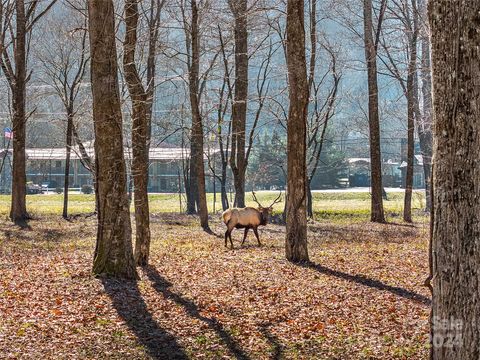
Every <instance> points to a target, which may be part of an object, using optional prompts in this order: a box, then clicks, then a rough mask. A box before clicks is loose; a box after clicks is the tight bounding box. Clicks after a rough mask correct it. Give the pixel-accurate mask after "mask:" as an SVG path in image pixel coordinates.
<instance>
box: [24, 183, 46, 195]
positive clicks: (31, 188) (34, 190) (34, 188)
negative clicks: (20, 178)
mask: <svg viewBox="0 0 480 360" xmlns="http://www.w3.org/2000/svg"><path fill="white" fill-rule="evenodd" d="M41 193H42V187H41V186H40V185H38V184H34V183H31V182H28V183H27V194H28V195H35V194H41Z"/></svg>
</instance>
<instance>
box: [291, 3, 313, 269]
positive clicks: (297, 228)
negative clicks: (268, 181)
mask: <svg viewBox="0 0 480 360" xmlns="http://www.w3.org/2000/svg"><path fill="white" fill-rule="evenodd" d="M287 67H288V84H289V99H290V108H289V112H288V126H287V189H288V190H287V200H286V201H287V208H286V212H287V215H286V220H287V233H286V241H285V254H286V258H287V260H289V261H292V262H307V261H309V259H308V248H307V211H306V200H307V194H306V191H307V184H306V181H307V164H306V155H307V154H306V148H307V145H306V136H307V106H308V80H307V64H306V57H305V24H304V2H303V0H288V3H287Z"/></svg>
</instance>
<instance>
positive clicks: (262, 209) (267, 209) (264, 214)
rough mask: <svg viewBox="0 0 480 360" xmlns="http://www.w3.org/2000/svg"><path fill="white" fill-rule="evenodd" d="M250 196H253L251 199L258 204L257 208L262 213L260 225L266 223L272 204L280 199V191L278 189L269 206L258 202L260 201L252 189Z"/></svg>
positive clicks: (270, 213) (271, 210)
mask: <svg viewBox="0 0 480 360" xmlns="http://www.w3.org/2000/svg"><path fill="white" fill-rule="evenodd" d="M252 196H253V201H255V202H256V203H257V204H258V208H257V210H258V211H259V212H260V213H261V215H262V220H261V223H260V225H266V224H267V223H268V220H269V219H270V216H271V215H272V212H273V205H275V204H277V203H279V202H281V201H282V192H281V191H280V194H278V196H277V198H276V199H275V200H273V203H272V204H271V205H270V206H267V207H265V206H263V205H262V204H260V202H259V201H258V199H257V196H256V195H255V191H252Z"/></svg>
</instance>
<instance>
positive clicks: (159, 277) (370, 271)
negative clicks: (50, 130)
mask: <svg viewBox="0 0 480 360" xmlns="http://www.w3.org/2000/svg"><path fill="white" fill-rule="evenodd" d="M29 225H30V228H29V229H27V230H20V229H19V228H18V227H15V226H13V225H11V224H10V223H9V222H8V221H7V218H6V216H3V217H2V218H0V230H1V231H0V273H1V276H0V358H1V359H17V358H18V359H20V358H22V359H23V358H24V359H149V358H158V359H163V358H165V359H184V358H192V359H193V358H194V359H222V358H237V359H284V358H285V359H407V358H409V359H422V358H423V359H426V358H427V355H428V351H429V350H428V346H427V338H428V316H429V304H430V296H429V291H428V289H426V288H425V287H424V286H423V283H424V280H425V278H426V276H427V273H428V255H427V248H428V224H427V219H426V218H423V220H421V221H418V222H417V223H416V224H415V225H413V226H410V225H406V224H403V223H397V224H395V223H390V224H388V225H374V224H371V223H369V222H367V221H365V220H359V221H354V222H352V221H349V220H344V219H340V220H335V221H334V220H320V221H317V222H315V223H311V224H310V226H309V251H310V258H311V261H312V263H311V264H310V265H308V266H298V265H294V264H291V263H289V262H287V261H286V260H285V258H284V232H285V228H284V227H283V226H279V225H269V226H267V227H265V228H263V229H262V230H261V232H260V238H261V240H262V242H263V246H261V247H259V246H257V245H256V240H255V239H254V236H253V234H250V235H249V238H248V240H247V244H246V245H245V246H244V247H243V248H240V246H239V245H240V240H241V237H242V233H241V232H240V231H237V232H235V231H234V233H233V236H234V238H235V245H236V249H235V250H233V251H232V250H230V249H225V247H224V244H223V237H222V234H223V232H224V227H223V225H222V224H221V223H220V222H219V221H218V217H217V216H215V217H214V218H212V229H213V231H214V232H215V233H216V234H218V236H212V235H208V234H206V233H204V232H202V231H201V230H200V229H199V227H198V226H197V222H196V218H194V217H191V216H182V215H174V214H166V213H158V214H153V215H152V235H153V236H152V248H151V265H150V266H149V267H148V268H146V269H143V270H139V277H140V279H139V280H138V281H136V282H121V281H116V280H111V279H101V278H95V277H93V276H92V275H91V273H90V270H91V265H92V254H93V250H94V245H95V232H96V227H95V219H94V218H93V217H90V218H86V217H85V216H80V217H77V218H75V219H73V220H72V221H70V222H68V221H65V220H63V219H61V218H60V217H59V216H58V215H55V216H54V215H41V216H38V217H37V219H36V220H32V221H31V222H30V223H29Z"/></svg>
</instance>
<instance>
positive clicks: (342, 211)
mask: <svg viewBox="0 0 480 360" xmlns="http://www.w3.org/2000/svg"><path fill="white" fill-rule="evenodd" d="M277 196H278V193H275V192H258V193H257V198H258V200H259V201H260V202H261V203H262V204H263V205H265V206H266V205H269V204H270V203H271V202H273V200H274V199H275V198H276V197H277ZM313 197H314V201H313V204H314V212H315V219H316V220H321V219H342V218H346V219H352V220H354V219H359V220H363V219H366V218H368V216H369V214H370V194H369V193H365V192H364V193H362V192H340V193H314V194H313ZM283 199H284V197H283ZM207 200H208V206H209V210H210V212H211V213H213V209H214V207H213V194H207ZM216 200H217V201H216V204H215V210H216V211H215V212H217V213H218V212H220V210H221V208H222V206H221V202H220V197H219V195H218V194H217V199H216ZM27 204H28V207H29V209H30V212H31V213H32V214H33V215H34V216H36V215H55V214H61V212H62V206H63V195H56V194H55V195H28V196H27ZM247 205H248V206H256V203H255V202H254V201H253V200H252V196H251V194H250V193H248V194H247ZM184 206H185V199H183V198H182V207H183V208H184ZM424 206H425V199H424V194H423V193H422V192H414V194H413V201H412V207H413V209H414V213H415V214H417V215H420V216H421V215H423V214H422V213H421V209H423V208H424ZM9 207H10V197H9V196H6V195H0V214H1V215H7V214H8V211H9ZM283 207H284V203H283V202H281V203H278V204H276V205H275V212H277V213H279V212H281V211H283ZM384 207H385V211H386V214H387V218H389V219H390V220H392V221H396V219H398V218H399V217H401V215H402V211H403V193H397V192H395V193H393V192H392V193H389V194H388V200H386V201H384ZM180 209H181V207H180V201H179V196H178V195H177V194H152V195H150V212H151V213H152V214H158V213H179V212H180ZM93 210H94V196H93V195H83V194H70V196H69V212H70V214H85V213H91V212H93Z"/></svg>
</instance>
